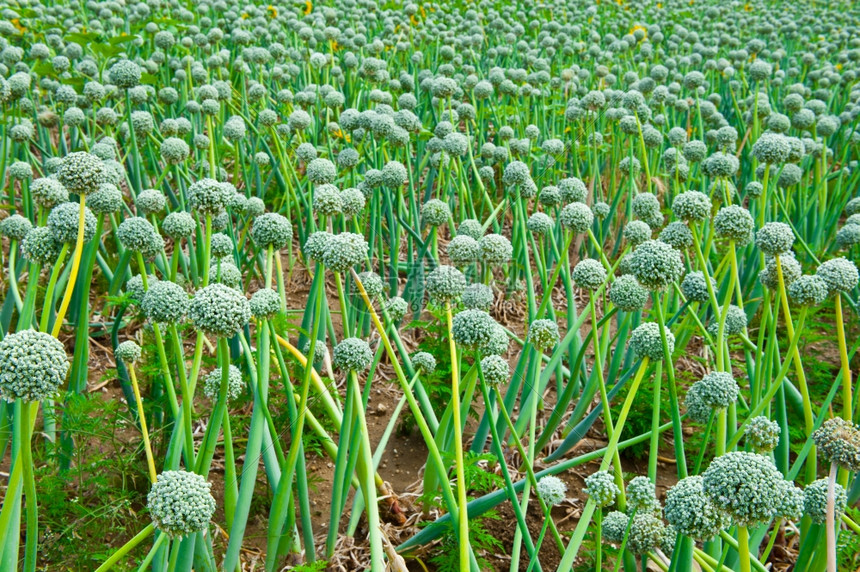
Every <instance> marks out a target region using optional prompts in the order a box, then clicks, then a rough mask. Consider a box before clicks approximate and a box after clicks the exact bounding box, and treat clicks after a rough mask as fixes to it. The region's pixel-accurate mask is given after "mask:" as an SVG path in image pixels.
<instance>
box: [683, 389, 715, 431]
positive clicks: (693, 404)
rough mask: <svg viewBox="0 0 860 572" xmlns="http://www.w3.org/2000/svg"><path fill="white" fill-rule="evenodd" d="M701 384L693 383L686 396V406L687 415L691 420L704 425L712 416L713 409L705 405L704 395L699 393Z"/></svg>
mask: <svg viewBox="0 0 860 572" xmlns="http://www.w3.org/2000/svg"><path fill="white" fill-rule="evenodd" d="M700 389H701V386H698V385H696V384H693V385H692V386H690V389H689V390H687V396H686V397H685V398H684V408H685V409H686V410H687V417H689V418H690V419H691V420H693V421H695V422H696V423H699V424H701V425H704V424H705V423H707V422H708V420H709V419H710V418H711V414H712V413H713V409H711V408H710V407H708V406H707V405H705V402H704V401H702V396H701V395H700V393H699V390H700Z"/></svg>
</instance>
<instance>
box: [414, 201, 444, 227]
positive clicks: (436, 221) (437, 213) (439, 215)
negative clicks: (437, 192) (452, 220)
mask: <svg viewBox="0 0 860 572" xmlns="http://www.w3.org/2000/svg"><path fill="white" fill-rule="evenodd" d="M450 216H451V209H450V208H449V207H448V203H446V202H445V201H441V200H439V199H430V200H429V201H427V202H426V203H424V204H423V205H421V220H422V221H424V222H425V223H427V224H428V225H430V226H442V225H443V224H445V223H446V222H448V218H449V217H450Z"/></svg>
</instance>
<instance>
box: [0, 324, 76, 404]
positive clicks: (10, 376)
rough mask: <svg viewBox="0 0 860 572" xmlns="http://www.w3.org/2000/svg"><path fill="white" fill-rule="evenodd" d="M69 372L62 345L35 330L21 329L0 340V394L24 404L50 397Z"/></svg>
mask: <svg viewBox="0 0 860 572" xmlns="http://www.w3.org/2000/svg"><path fill="white" fill-rule="evenodd" d="M68 372H69V359H68V357H67V356H66V350H65V348H64V347H63V344H61V343H60V342H59V340H57V339H56V338H54V337H53V336H51V335H49V334H46V333H43V332H37V331H35V330H21V331H20V332H14V333H11V334H8V335H7V336H6V337H4V338H3V339H2V340H0V397H2V398H3V399H5V400H6V401H10V402H11V401H15V400H16V399H21V400H22V401H24V402H25V403H29V402H33V401H41V400H43V399H46V398H48V397H51V396H52V395H54V394H55V393H57V390H58V389H59V388H60V386H61V385H62V384H63V382H64V381H65V380H66V374H68Z"/></svg>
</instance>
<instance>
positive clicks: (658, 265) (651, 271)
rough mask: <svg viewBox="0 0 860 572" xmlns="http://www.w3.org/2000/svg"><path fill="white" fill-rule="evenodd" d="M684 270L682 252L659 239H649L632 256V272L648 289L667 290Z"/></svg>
mask: <svg viewBox="0 0 860 572" xmlns="http://www.w3.org/2000/svg"><path fill="white" fill-rule="evenodd" d="M683 271H684V265H683V263H682V262H681V253H680V252H678V251H677V250H675V249H674V248H672V247H671V246H669V245H668V244H666V243H665V242H662V241H659V240H647V241H645V242H643V243H642V244H640V245H639V246H637V247H636V250H634V251H633V254H632V256H631V258H630V273H631V274H633V275H634V276H635V277H636V279H637V280H638V281H639V283H640V284H641V285H642V286H643V287H645V288H647V289H648V290H653V291H660V290H665V289H666V288H667V287H668V286H669V285H670V284H672V283H673V282H675V281H677V280H678V278H679V277H680V276H681V273H682V272H683Z"/></svg>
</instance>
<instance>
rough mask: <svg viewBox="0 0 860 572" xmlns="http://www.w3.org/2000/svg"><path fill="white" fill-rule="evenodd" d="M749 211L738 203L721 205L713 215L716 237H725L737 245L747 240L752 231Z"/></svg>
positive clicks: (752, 224)
mask: <svg viewBox="0 0 860 572" xmlns="http://www.w3.org/2000/svg"><path fill="white" fill-rule="evenodd" d="M753 226H754V222H753V218H752V215H751V214H750V212H749V211H748V210H747V209H745V208H743V207H739V206H738V205H729V206H727V207H723V208H721V209H720V210H719V212H717V214H716V215H715V216H714V231H715V233H716V235H717V236H718V237H721V238H727V239H729V240H732V241H734V242H736V243H738V244H739V245H744V244H746V243H747V242H749V240H750V238H751V237H752V232H753Z"/></svg>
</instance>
